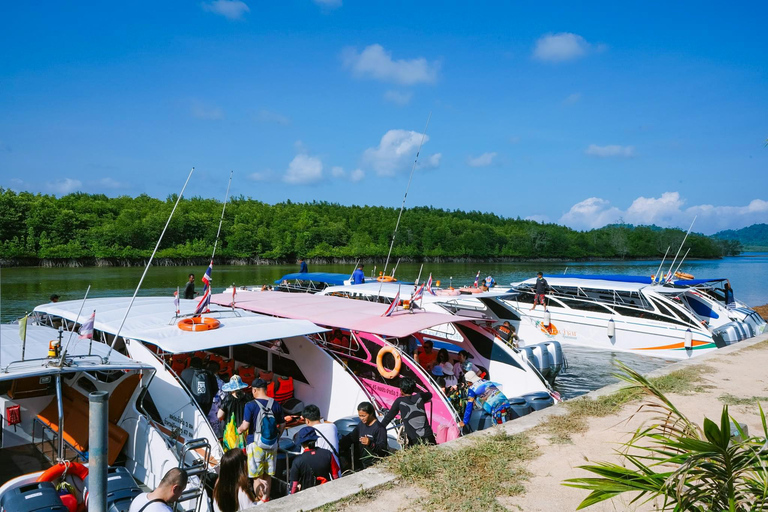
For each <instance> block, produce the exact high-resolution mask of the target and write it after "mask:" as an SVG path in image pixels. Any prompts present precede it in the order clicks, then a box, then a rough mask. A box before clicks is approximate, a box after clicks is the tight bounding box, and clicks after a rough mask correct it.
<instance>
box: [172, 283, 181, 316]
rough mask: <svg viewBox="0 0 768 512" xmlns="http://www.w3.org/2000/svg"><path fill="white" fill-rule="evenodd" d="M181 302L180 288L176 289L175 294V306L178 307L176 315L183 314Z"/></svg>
mask: <svg viewBox="0 0 768 512" xmlns="http://www.w3.org/2000/svg"><path fill="white" fill-rule="evenodd" d="M180 303H181V301H180V300H179V287H178V286H177V287H176V291H175V292H173V305H174V306H175V307H176V314H177V315H178V314H179V313H180V312H181V305H180Z"/></svg>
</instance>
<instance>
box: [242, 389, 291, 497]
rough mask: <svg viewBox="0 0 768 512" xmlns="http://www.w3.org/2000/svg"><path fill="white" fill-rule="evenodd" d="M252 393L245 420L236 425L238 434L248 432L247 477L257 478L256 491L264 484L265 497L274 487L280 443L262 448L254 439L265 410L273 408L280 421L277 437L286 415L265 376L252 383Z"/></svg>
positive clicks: (245, 412)
mask: <svg viewBox="0 0 768 512" xmlns="http://www.w3.org/2000/svg"><path fill="white" fill-rule="evenodd" d="M251 392H252V393H253V400H252V401H250V402H248V403H247V404H245V409H244V410H243V422H242V423H241V424H240V426H239V427H238V428H237V432H238V434H242V433H243V432H248V437H247V438H246V443H247V444H246V450H247V452H248V477H249V478H253V479H254V482H253V485H254V490H255V491H256V493H257V494H258V493H259V492H260V491H262V487H263V493H264V496H267V497H268V496H269V493H270V489H271V487H272V477H273V476H275V470H276V464H277V447H278V445H279V443H275V445H274V447H272V448H262V447H261V446H259V443H258V442H255V441H257V440H255V439H254V435H255V434H257V433H258V429H259V428H260V425H258V423H257V422H258V421H259V413H260V412H261V410H262V409H266V408H270V409H271V410H272V414H273V415H274V417H275V422H276V424H277V437H278V439H279V438H280V436H281V435H282V433H283V430H285V416H284V415H283V408H282V407H280V404H279V403H278V402H277V401H276V400H275V399H273V398H270V397H268V396H267V381H265V380H264V379H262V378H258V379H255V380H254V381H253V382H252V383H251Z"/></svg>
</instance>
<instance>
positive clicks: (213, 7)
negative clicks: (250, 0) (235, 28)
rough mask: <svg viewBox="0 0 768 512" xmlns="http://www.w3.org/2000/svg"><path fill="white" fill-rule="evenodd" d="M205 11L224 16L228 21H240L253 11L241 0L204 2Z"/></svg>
mask: <svg viewBox="0 0 768 512" xmlns="http://www.w3.org/2000/svg"><path fill="white" fill-rule="evenodd" d="M203 10H204V11H208V12H212V13H215V14H219V15H221V16H224V17H225V18H227V19H228V20H240V19H242V18H243V15H244V14H245V13H247V12H251V9H250V8H249V7H248V5H247V4H246V3H245V2H241V1H240V0H214V1H213V2H203Z"/></svg>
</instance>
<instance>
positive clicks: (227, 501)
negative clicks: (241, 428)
mask: <svg viewBox="0 0 768 512" xmlns="http://www.w3.org/2000/svg"><path fill="white" fill-rule="evenodd" d="M247 465H248V458H247V457H246V455H245V453H243V450H241V449H238V448H233V449H231V450H229V451H228V452H227V453H225V454H224V456H223V457H222V458H221V464H220V465H219V479H218V480H216V486H215V487H214V488H213V510H214V512H237V511H238V510H245V509H246V508H248V507H252V506H254V505H256V504H257V501H258V498H257V497H256V495H255V494H254V492H253V488H252V487H251V483H250V481H249V480H248V469H247Z"/></svg>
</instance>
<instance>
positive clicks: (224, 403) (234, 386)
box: [216, 374, 253, 425]
mask: <svg viewBox="0 0 768 512" xmlns="http://www.w3.org/2000/svg"><path fill="white" fill-rule="evenodd" d="M247 387H248V384H246V383H245V382H243V379H242V378H241V377H240V376H239V375H237V374H235V375H233V376H232V378H231V379H229V382H227V383H226V384H223V385H222V386H221V390H222V391H223V392H225V393H227V396H225V397H224V398H223V399H222V400H221V404H220V405H219V410H218V411H217V412H216V415H217V417H218V418H219V421H221V422H224V423H225V424H226V423H227V422H229V419H230V418H231V417H232V414H234V415H235V425H240V424H242V423H243V418H245V405H246V404H247V403H248V402H250V401H251V400H253V397H251V396H249V394H248V393H244V392H243V390H244V389H246V388H247Z"/></svg>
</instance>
